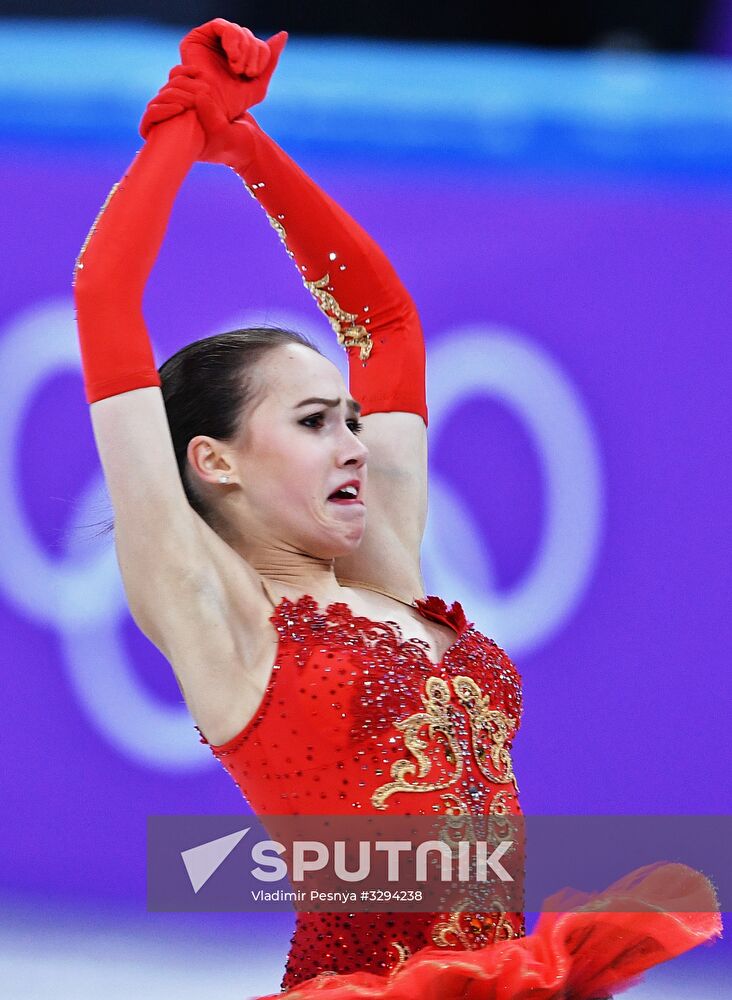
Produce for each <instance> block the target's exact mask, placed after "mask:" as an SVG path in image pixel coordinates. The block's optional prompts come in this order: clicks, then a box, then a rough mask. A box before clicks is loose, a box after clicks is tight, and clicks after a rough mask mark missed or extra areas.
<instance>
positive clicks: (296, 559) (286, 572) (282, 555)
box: [246, 549, 339, 600]
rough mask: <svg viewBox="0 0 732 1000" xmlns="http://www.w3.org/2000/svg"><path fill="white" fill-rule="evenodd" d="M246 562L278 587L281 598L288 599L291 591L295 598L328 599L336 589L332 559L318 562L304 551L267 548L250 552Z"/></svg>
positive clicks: (317, 559)
mask: <svg viewBox="0 0 732 1000" xmlns="http://www.w3.org/2000/svg"><path fill="white" fill-rule="evenodd" d="M246 559H247V562H248V563H249V564H250V566H252V567H253V568H254V569H255V570H256V571H257V572H258V573H259V574H260V575H261V576H263V577H265V579H267V580H269V581H270V582H271V583H276V584H278V585H279V586H280V587H281V588H282V590H283V591H284V592H285V593H284V596H291V594H290V593H289V592H290V591H294V592H295V593H296V595H297V596H298V597H299V596H300V595H301V594H310V595H311V596H312V597H314V598H316V600H317V599H319V598H321V597H331V596H332V595H333V594H334V592H335V591H336V590H337V589H338V586H339V584H338V581H337V579H336V575H335V560H334V559H332V558H331V559H319V558H317V557H316V556H311V555H308V554H307V553H305V552H287V551H283V550H281V549H277V550H273V549H270V550H266V551H262V550H260V551H257V552H254V553H249V554H248V555H246ZM278 589H279V588H278Z"/></svg>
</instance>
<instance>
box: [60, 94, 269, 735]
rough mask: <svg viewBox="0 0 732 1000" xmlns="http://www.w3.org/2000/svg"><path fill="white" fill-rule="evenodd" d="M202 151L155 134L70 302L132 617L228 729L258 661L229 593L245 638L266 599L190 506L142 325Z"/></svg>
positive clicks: (96, 229) (199, 706)
mask: <svg viewBox="0 0 732 1000" xmlns="http://www.w3.org/2000/svg"><path fill="white" fill-rule="evenodd" d="M203 141H204V136H203V132H202V130H201V127H200V125H199V124H198V121H197V119H196V116H195V114H194V113H193V112H188V113H187V114H184V115H180V116H179V117H177V118H176V119H175V120H172V121H170V122H166V123H164V124H161V125H159V126H157V127H156V128H155V129H154V130H153V131H152V133H151V135H150V137H149V139H148V141H147V142H146V144H145V146H144V148H143V149H142V150H141V151H140V152H139V153H138V155H137V157H136V158H135V160H134V161H133V163H132V164H131V166H130V168H129V169H128V171H127V173H126V174H125V175H124V177H123V178H122V180H121V182H120V183H119V184H118V185H116V186H115V188H114V189H113V192H112V194H111V197H110V198H109V199H108V201H107V203H106V205H105V207H104V209H103V210H102V212H101V213H100V215H99V216H98V217H97V220H96V222H95V224H94V226H93V228H92V231H91V233H90V234H89V237H88V238H87V240H86V242H85V244H84V247H83V248H82V251H81V253H80V255H79V258H78V260H77V264H76V268H75V288H74V292H75V300H76V309H77V321H78V330H79V339H80V346H81V355H82V362H83V369H84V380H85V386H86V393H87V399H88V401H89V403H90V404H91V417H92V423H93V427H94V434H95V437H96V442H97V447H98V450H99V455H100V458H101V461H102V466H103V469H104V474H105V478H106V482H107V486H108V489H109V493H110V496H111V499H112V504H113V507H114V513H115V544H116V549H117V555H118V558H119V563H120V568H121V571H122V577H123V580H124V585H125V590H126V593H127V597H128V601H129V606H130V610H131V612H132V614H133V616H134V618H135V620H136V621H137V623H138V625H139V626H140V628H141V629H142V631H143V632H145V634H146V635H147V636H148V637H149V638H150V639H151V640H152V641H153V642H154V643H155V644H156V645H157V646H158V648H159V649H160V650H161V651H162V652H163V653H164V654H165V655H166V656H167V658H168V659H169V660H170V662H171V664H172V666H173V668H174V670H175V672H176V676H177V678H178V681H179V683H180V686H181V688H182V689H183V692H184V694H185V695H186V700H187V701H188V705H189V708H190V709H191V711H192V714H193V715H194V718H196V720H197V721H198V722H200V723H201V724H202V725H203V726H208V725H216V724H218V721H219V720H220V719H222V718H224V716H225V712H226V711H227V708H228V703H229V702H230V701H231V691H232V690H233V689H234V688H233V686H232V685H233V683H234V682H238V686H239V687H241V682H240V677H239V675H240V673H241V671H242V670H243V669H246V666H247V663H248V662H249V658H250V657H251V656H253V655H254V654H256V652H257V650H256V644H255V643H252V647H251V648H248V649H244V650H242V649H239V648H237V645H236V643H237V642H240V638H239V636H238V635H237V636H235V635H234V633H233V631H232V630H231V629H229V628H227V622H230V621H231V617H232V616H231V614H230V610H231V600H232V598H231V594H230V590H231V589H235V590H236V601H237V616H238V620H240V621H241V620H243V621H244V624H245V626H246V622H247V615H248V614H250V615H251V628H252V632H254V627H255V624H258V623H259V620H260V618H261V614H259V615H258V611H259V604H263V603H264V598H263V595H262V592H261V588H260V586H259V579H258V576H257V574H256V573H255V572H254V570H253V569H251V567H248V566H247V564H246V563H245V562H244V560H242V559H239V558H238V557H235V555H234V554H233V552H232V550H231V549H230V548H229V546H228V545H226V543H225V542H224V541H223V540H222V539H220V538H219V537H218V536H217V535H216V534H215V533H214V532H213V531H212V530H211V528H210V527H209V526H208V525H207V524H206V523H205V522H204V521H203V520H202V519H201V518H200V517H199V516H198V515H197V514H196V513H195V512H194V511H193V509H192V508H191V507H190V505H189V503H188V500H187V498H186V495H185V492H184V490H183V485H182V483H181V479H180V475H179V472H178V467H177V463H176V459H175V454H174V449H173V444H172V440H171V436H170V430H169V426H168V422H167V417H166V413H165V407H164V404H163V398H162V393H161V391H160V388H159V386H160V379H159V376H158V373H157V370H156V367H155V361H154V358H153V352H152V348H151V345H150V341H149V338H148V334H147V330H146V327H145V322H144V319H143V313H142V295H143V291H144V288H145V283H146V281H147V278H148V275H149V273H150V271H151V269H152V266H153V264H154V261H155V258H156V255H157V253H158V250H159V248H160V245H161V243H162V240H163V237H164V234H165V229H166V225H167V221H168V218H169V215H170V212H171V209H172V206H173V202H174V199H175V196H176V193H177V191H178V188H179V187H180V185H181V183H182V182H183V179H184V178H185V176H186V174H187V172H188V170H189V168H190V166H191V164H192V163H193V161H194V160H195V159H196V157H197V155H198V154H199V153H200V151H201V149H202V146H203ZM232 567H235V570H234V571H232ZM234 576H236V580H235V581H234V582H235V584H236V586H235V588H232V587H231V583H232V580H233V577H234ZM257 601H258V602H259V604H257ZM219 682H220V683H219Z"/></svg>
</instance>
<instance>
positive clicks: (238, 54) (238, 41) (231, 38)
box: [221, 24, 269, 77]
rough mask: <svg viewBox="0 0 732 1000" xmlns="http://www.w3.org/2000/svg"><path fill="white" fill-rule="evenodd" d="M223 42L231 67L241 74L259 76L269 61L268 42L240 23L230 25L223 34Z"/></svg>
mask: <svg viewBox="0 0 732 1000" xmlns="http://www.w3.org/2000/svg"><path fill="white" fill-rule="evenodd" d="M221 44H222V46H223V49H224V52H225V53H226V56H227V58H228V61H229V67H230V68H231V70H232V71H233V72H234V73H236V74H237V75H239V76H248V77H256V76H259V74H260V73H261V72H262V70H263V69H264V67H265V66H266V65H267V62H268V61H269V50H268V49H267V43H266V42H263V41H262V40H261V39H260V38H257V37H256V35H254V34H252V32H251V31H250V30H249V28H242V27H240V26H239V25H238V24H232V25H229V27H228V28H227V30H226V31H225V32H224V33H223V34H222V36H221Z"/></svg>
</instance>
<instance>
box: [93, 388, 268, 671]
mask: <svg viewBox="0 0 732 1000" xmlns="http://www.w3.org/2000/svg"><path fill="white" fill-rule="evenodd" d="M91 416H92V425H93V428H94V436H95V439H96V443H97V448H98V451H99V456H100V459H101V462H102V467H103V469H104V475H105V480H106V483H107V489H108V491H109V495H110V498H111V501H112V506H113V508H114V515H115V546H116V550H117V557H118V560H119V565H120V570H121V572H122V579H123V582H124V586H125V592H126V595H127V599H128V602H129V606H130V611H131V613H132V615H133V617H134V618H135V621H136V622H137V624H138V625H139V626H140V628H141V629H142V631H143V632H145V634H146V635H147V636H148V637H149V638H150V639H151V640H152V641H153V642H154V643H155V645H157V646H158V648H160V649H161V650H162V651H163V652H164V653H165V655H166V656H168V658H169V659H171V662H172V663H174V664H176V665H177V664H180V663H183V662H184V660H185V657H184V655H183V652H184V651H185V649H186V648H187V646H186V644H187V643H189V642H190V632H191V630H195V632H196V633H200V632H201V631H202V630H203V631H206V632H207V633H208V639H209V640H210V641H211V643H212V646H211V647H210V648H211V651H212V656H213V655H215V651H216V644H217V643H220V644H221V645H222V646H224V647H225V646H226V645H227V643H228V642H229V639H228V638H227V636H226V633H225V628H226V624H227V619H228V614H227V611H228V607H227V605H228V602H229V600H230V598H229V596H228V594H229V591H230V590H231V583H230V581H231V577H232V573H234V574H235V575H236V588H237V591H238V601H239V604H238V606H239V608H240V609H241V612H242V616H243V618H244V620H245V622H246V617H247V611H248V608H249V607H250V606H251V612H252V615H253V613H254V604H255V603H256V601H257V599H259V600H261V597H262V595H261V590H260V589H259V587H258V578H257V574H256V573H255V571H254V570H253V569H252V568H251V567H250V566H249V565H248V564H247V563H246V562H245V561H244V560H243V559H239V558H238V557H237V556H236V554H235V553H234V552H233V550H231V549H230V547H229V546H228V545H226V543H225V542H224V541H223V540H222V539H220V538H219V537H218V535H216V534H215V532H213V531H212V530H211V528H210V527H209V526H208V525H207V524H206V523H205V522H204V521H203V520H202V519H201V518H200V517H199V516H198V514H196V512H195V511H194V510H193V509H192V507H191V506H190V504H189V503H188V500H187V498H186V495H185V492H184V490H183V484H182V483H181V479H180V475H179V473H178V467H177V464H176V460H175V453H174V450H173V443H172V439H171V436H170V428H169V426H168V421H167V417H166V414H165V406H164V403H163V398H162V393H161V392H160V390H159V389H158V388H145V389H136V390H133V391H131V392H126V393H122V394H119V395H116V396H111V397H109V398H107V399H102V400H100V401H99V402H96V403H93V404H92V406H91ZM247 598H249V600H247Z"/></svg>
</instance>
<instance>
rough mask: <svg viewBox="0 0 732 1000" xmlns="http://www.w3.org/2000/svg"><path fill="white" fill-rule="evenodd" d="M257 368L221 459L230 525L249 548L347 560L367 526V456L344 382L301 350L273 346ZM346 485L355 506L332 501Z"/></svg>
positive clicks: (318, 359) (327, 364)
mask: <svg viewBox="0 0 732 1000" xmlns="http://www.w3.org/2000/svg"><path fill="white" fill-rule="evenodd" d="M258 369H259V370H258V374H257V381H258V382H260V384H261V385H262V387H263V388H262V392H261V394H260V395H258V396H257V398H256V399H255V400H254V401H253V402H252V404H251V405H250V406H249V407H248V409H247V412H246V415H245V417H244V420H243V425H242V431H241V434H240V435H239V438H238V439H237V440H236V441H235V442H233V450H232V451H229V452H228V453H227V455H226V460H227V461H229V462H230V463H231V466H232V470H233V476H232V477H231V478H232V480H233V482H234V483H235V485H236V486H237V487H238V488H237V489H231V490H228V488H227V487H225V489H227V503H228V504H230V505H231V504H235V505H236V507H235V510H231V508H230V507H228V508H227V509H226V511H225V515H226V516H227V517H228V518H230V517H232V516H233V517H235V518H236V524H237V528H238V529H239V530H240V532H241V537H242V538H245V539H247V545H249V544H250V543H254V544H258V545H259V546H263V547H265V548H267V549H271V548H275V549H280V550H282V549H285V550H286V551H290V552H292V551H295V552H305V553H307V554H309V555H312V556H315V557H317V558H321V559H331V558H334V557H337V556H342V555H346V554H347V553H349V552H352V551H353V550H354V549H355V548H356V547H357V546H358V545H359V543H360V542H361V539H362V537H363V533H364V529H365V527H366V508H365V505H364V493H365V486H366V457H367V454H368V449H367V448H366V446H365V445H364V444H363V442H362V441H360V440H359V437H358V429H359V421H358V411H357V408H355V407H354V405H353V400H352V398H351V397H350V396H349V394H348V390H347V389H346V386H345V383H344V381H343V378H342V377H341V374H340V372H339V371H338V369H337V368H336V367H335V365H333V364H332V363H331V362H330V361H328V359H327V358H324V357H322V356H321V355H320V354H317V353H316V352H315V351H312V350H310V349H309V348H307V347H304V346H302V345H300V344H287V345H281V346H279V347H277V348H276V349H274V350H272V351H271V352H270V353H269V354H268V355H266V356H265V358H264V360H263V361H262V362H261V363H260V365H259V366H258ZM306 400H316V401H315V402H306ZM317 400H327V401H328V403H333V402H334V401H335V400H337V403H335V405H328V403H324V402H322V401H317ZM349 482H353V483H355V484H356V490H357V496H356V498H355V500H345V501H344V500H340V501H339V500H338V499H337V498H333V494H334V491H336V490H338V489H339V487H341V486H344V485H345V484H346V483H349ZM351 492H352V491H351Z"/></svg>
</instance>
